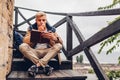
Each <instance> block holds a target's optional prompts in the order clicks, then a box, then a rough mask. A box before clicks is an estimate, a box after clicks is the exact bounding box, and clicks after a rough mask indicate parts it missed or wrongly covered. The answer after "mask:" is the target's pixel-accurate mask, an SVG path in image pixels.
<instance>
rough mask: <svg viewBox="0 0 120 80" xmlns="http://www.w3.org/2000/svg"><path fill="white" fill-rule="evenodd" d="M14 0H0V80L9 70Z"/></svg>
mask: <svg viewBox="0 0 120 80" xmlns="http://www.w3.org/2000/svg"><path fill="white" fill-rule="evenodd" d="M13 10H14V0H0V79H1V80H5V79H6V75H7V74H8V73H9V72H10V69H11V60H12V43H13Z"/></svg>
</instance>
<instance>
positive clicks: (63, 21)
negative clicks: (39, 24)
mask: <svg viewBox="0 0 120 80" xmlns="http://www.w3.org/2000/svg"><path fill="white" fill-rule="evenodd" d="M65 22H66V17H64V18H63V19H61V20H60V21H58V22H57V23H56V24H54V25H53V27H55V28H57V27H58V26H60V25H62V24H64V23H65Z"/></svg>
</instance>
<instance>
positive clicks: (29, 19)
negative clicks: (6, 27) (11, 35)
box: [15, 16, 35, 27]
mask: <svg viewBox="0 0 120 80" xmlns="http://www.w3.org/2000/svg"><path fill="white" fill-rule="evenodd" d="M15 19H16V17H15ZM33 19H35V16H32V17H30V18H28V19H26V21H23V22H21V23H19V24H17V25H15V27H20V26H21V25H23V24H25V23H27V22H30V21H31V20H33Z"/></svg>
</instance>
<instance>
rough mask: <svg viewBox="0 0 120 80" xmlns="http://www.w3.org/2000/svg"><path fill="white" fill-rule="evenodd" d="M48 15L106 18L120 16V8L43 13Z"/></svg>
mask: <svg viewBox="0 0 120 80" xmlns="http://www.w3.org/2000/svg"><path fill="white" fill-rule="evenodd" d="M17 8H19V9H24V10H29V11H35V12H38V11H41V10H35V9H29V8H23V7H17ZM43 12H45V13H48V14H54V15H62V16H66V15H69V16H105V15H120V8H117V9H111V10H101V11H90V12H82V13H60V12H48V11H43Z"/></svg>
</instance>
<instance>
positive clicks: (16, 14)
mask: <svg viewBox="0 0 120 80" xmlns="http://www.w3.org/2000/svg"><path fill="white" fill-rule="evenodd" d="M17 25H18V8H17V7H15V25H14V28H15V29H16V30H18V28H17Z"/></svg>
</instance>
